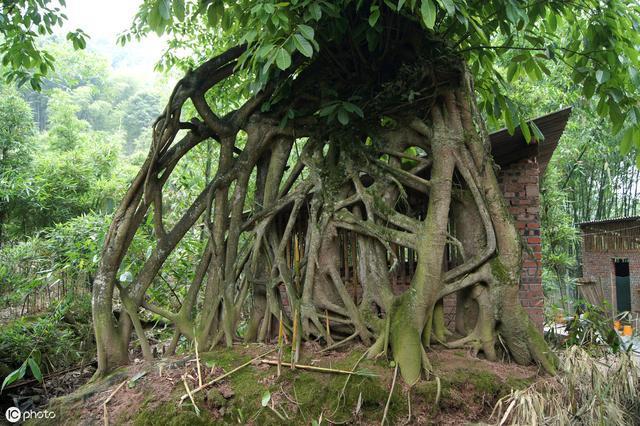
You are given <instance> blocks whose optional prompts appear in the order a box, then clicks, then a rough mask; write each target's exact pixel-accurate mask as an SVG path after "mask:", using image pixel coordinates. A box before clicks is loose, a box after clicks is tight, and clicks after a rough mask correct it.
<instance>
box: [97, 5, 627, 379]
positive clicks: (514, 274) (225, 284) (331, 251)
mask: <svg viewBox="0 0 640 426" xmlns="http://www.w3.org/2000/svg"><path fill="white" fill-rule="evenodd" d="M590 4H591V2H588V1H580V2H577V4H576V5H571V6H569V5H567V4H564V3H561V2H553V1H549V2H547V1H542V2H531V3H530V4H525V3H524V2H519V1H493V2H466V1H457V0H456V1H452V0H446V1H445V0H442V1H437V2H434V1H432V0H422V1H416V0H413V1H411V0H409V1H406V2H405V1H402V0H401V1H399V2H396V1H350V0H343V1H335V2H323V1H311V0H298V1H291V2H286V3H275V2H271V1H264V0H263V1H258V0H252V1H249V0H245V1H240V2H222V1H213V2H186V7H185V2H184V1H175V0H174V1H173V2H167V1H160V2H146V3H145V5H143V6H142V9H141V12H140V13H139V15H138V17H137V21H136V24H135V25H134V33H136V32H137V33H138V34H140V33H144V32H145V31H147V30H149V29H152V30H155V31H159V32H162V31H168V32H169V33H170V34H172V35H173V36H175V37H176V38H177V37H178V35H179V34H181V31H182V33H184V32H185V31H210V32H211V35H212V36H211V37H208V38H207V37H203V39H204V40H211V42H212V43H214V44H215V43H219V46H214V47H211V46H209V47H208V51H216V52H217V54H216V55H214V56H213V57H211V58H210V59H208V60H205V61H203V62H202V63H201V64H200V65H198V66H194V67H193V68H192V69H190V70H189V71H188V72H186V74H185V75H184V77H183V78H182V79H181V80H179V81H178V83H177V84H176V86H175V89H174V90H173V92H172V93H171V96H170V98H169V101H168V103H167V105H166V108H165V109H164V111H163V112H162V114H161V115H160V116H159V117H158V118H157V120H156V121H155V123H154V124H153V140H152V143H151V146H150V149H149V153H148V156H147V158H146V160H145V162H144V164H143V166H142V168H141V169H140V171H139V173H138V174H137V176H136V177H135V179H134V180H133V181H132V183H131V186H130V187H129V189H128V191H127V192H126V195H125V196H124V199H123V200H122V202H121V204H120V205H119V207H118V209H117V211H116V212H115V214H114V217H113V222H112V224H111V227H110V229H109V232H108V234H107V236H106V240H105V245H104V250H103V253H102V258H101V261H100V265H99V270H98V272H97V274H96V276H95V280H94V282H93V318H94V323H95V333H96V340H97V347H98V363H99V371H98V373H106V372H108V371H109V370H111V369H112V368H114V367H115V366H118V365H122V364H125V363H127V362H129V359H128V347H129V344H130V342H131V341H132V338H134V337H133V336H134V333H135V338H136V339H138V340H139V344H140V347H141V348H142V352H143V354H144V357H145V358H147V359H150V358H152V357H153V354H152V351H151V348H150V345H149V342H148V341H147V339H146V338H145V334H144V330H143V325H142V323H141V321H140V313H141V312H142V311H143V310H147V311H150V312H152V313H154V314H156V315H160V316H162V317H164V318H166V320H167V321H169V322H171V323H172V324H173V325H174V326H175V335H174V338H173V341H172V344H171V347H170V350H172V349H175V345H176V343H177V342H178V339H179V337H180V336H184V337H186V338H187V339H190V340H193V341H195V342H197V344H198V346H199V347H200V348H211V347H214V346H215V345H227V346H229V345H232V344H233V342H234V341H237V340H239V339H240V337H239V335H238V333H237V329H238V327H239V325H240V324H241V323H242V324H244V325H245V327H246V328H245V333H244V335H243V337H242V338H243V339H244V340H246V341H258V342H267V341H270V340H271V339H272V338H273V336H274V333H277V329H278V323H279V321H280V318H282V322H283V324H284V328H285V332H286V333H287V334H288V335H289V337H290V338H293V339H294V342H293V343H294V345H295V346H297V347H298V348H299V347H300V342H301V341H302V340H308V339H313V340H317V341H320V342H322V344H325V345H334V344H337V343H339V342H343V341H349V340H353V341H355V340H359V341H360V342H362V343H363V344H364V345H367V346H369V350H368V356H370V357H376V356H388V357H392V358H393V359H394V360H395V361H396V362H397V363H398V365H399V367H400V370H401V374H402V376H403V378H404V380H405V381H406V382H407V383H409V384H412V383H415V382H416V381H417V380H418V379H419V377H420V375H421V372H422V371H423V370H427V371H428V370H429V368H430V364H429V351H431V350H437V348H438V347H443V346H444V347H456V348H462V347H468V348H471V349H472V350H473V351H475V352H476V353H480V354H482V355H483V356H484V357H486V358H487V359H489V360H497V359H499V358H501V357H502V355H508V356H509V357H511V358H512V359H513V360H515V361H516V362H518V363H522V364H527V363H531V362H537V363H538V364H540V365H541V366H542V367H543V368H544V369H545V370H547V371H549V372H553V371H554V358H553V355H552V354H551V353H550V351H549V349H548V348H547V346H546V344H545V342H544V340H543V338H542V335H541V334H540V331H539V330H538V329H537V328H536V327H535V326H534V325H533V324H532V322H531V320H530V319H529V317H528V315H527V314H526V313H525V311H524V310H523V308H522V307H521V304H520V301H519V300H518V288H519V280H520V273H521V263H522V248H521V241H520V239H519V234H518V232H517V230H516V228H515V226H514V223H513V220H512V218H511V216H510V214H509V212H508V210H507V208H506V205H505V201H504V199H503V196H502V193H501V190H500V188H499V186H498V182H497V179H496V166H495V164H494V162H493V160H492V158H491V154H490V151H489V140H488V133H487V129H486V126H485V118H486V117H487V116H491V117H502V118H504V119H505V120H506V123H507V126H508V127H509V128H510V129H513V127H514V119H515V117H516V115H517V112H516V110H515V107H514V106H513V104H512V103H511V102H510V101H509V100H508V98H507V97H506V96H505V94H504V91H505V89H506V88H508V83H507V82H506V80H504V79H503V77H501V76H500V70H499V69H497V68H496V67H498V65H499V64H498V62H499V61H500V60H501V58H500V56H501V55H503V54H508V55H513V53H512V52H513V50H514V49H515V50H516V51H517V53H518V55H520V56H521V57H514V58H513V62H511V63H510V62H509V61H504V63H503V65H504V66H505V69H507V77H508V79H509V80H511V79H513V78H517V77H518V75H519V74H522V75H525V73H526V74H527V75H528V74H530V75H531V76H532V77H535V76H536V75H537V74H540V73H542V72H546V71H548V69H547V67H546V66H545V65H544V63H545V61H553V60H554V58H558V57H560V58H562V60H563V61H565V62H567V63H569V64H572V66H573V65H575V67H576V68H580V67H582V68H585V69H586V70H584V71H580V69H577V71H576V72H577V73H580V72H583V74H584V75H578V76H577V77H576V79H579V80H581V81H583V82H584V84H585V85H587V86H591V85H592V80H593V84H594V85H595V84H598V93H600V92H599V91H600V90H601V87H600V86H602V85H603V84H604V83H603V82H602V75H601V74H597V77H594V75H595V74H593V73H595V71H593V70H591V69H588V68H589V67H590V66H591V65H593V64H595V63H597V62H598V61H600V59H598V58H599V57H598V55H600V52H599V51H598V49H596V48H593V45H594V43H595V42H594V43H592V44H591V47H583V44H582V39H581V41H580V42H578V43H577V45H576V44H575V43H573V41H571V40H570V42H567V44H566V45H563V44H562V43H563V39H562V38H561V37H560V35H558V36H556V35H555V34H556V32H557V33H558V34H560V33H562V32H568V31H569V29H570V27H571V25H574V26H578V27H580V26H584V29H583V30H584V34H585V37H589V38H590V39H594V38H595V39H596V41H598V40H599V42H600V43H601V44H603V43H604V44H606V43H609V42H608V41H607V40H605V38H604V35H603V31H605V30H604V29H603V28H604V27H602V26H597V25H596V24H597V23H598V20H600V21H602V22H608V21H607V19H609V18H607V17H608V16H609V15H607V13H609V12H606V11H604V10H605V9H606V7H605V6H603V5H599V4H598V3H597V2H595V3H594V5H597V6H598V7H600V8H602V10H603V12H602V13H603V14H604V15H603V16H605V18H602V17H599V16H597V15H595V14H593V13H592V11H590V10H589V9H588V7H589V5H590ZM619 6H620V5H618V6H616V7H619ZM612 7H613V6H612ZM605 12H606V13H605ZM562 19H564V20H566V22H568V23H569V24H566V26H565V27H563V26H562V23H563V20H562ZM616 19H618V18H617V17H616ZM624 19H630V18H628V17H627V18H624ZM624 19H621V20H622V21H624ZM558 21H560V24H559V23H558ZM627 23H628V22H627ZM610 24H611V23H610V22H609V25H610ZM616 25H620V28H618V27H616V28H618V30H619V31H620V32H622V31H624V30H623V29H622V26H624V24H616ZM607 28H608V27H607ZM536 31H537V32H536ZM574 31H577V30H574ZM606 31H612V30H611V29H610V28H609V29H608V30H606ZM580 34H582V33H580ZM616 34H617V33H616ZM598 37H599V38H598ZM612 37H613V36H612ZM551 41H553V43H554V44H551ZM221 46H230V47H228V48H226V49H223V48H222V47H221ZM585 49H586V50H589V49H590V50H592V51H593V52H595V53H593V52H587V53H591V55H589V54H587V53H585V52H586V50H585ZM571 51H575V52H576V54H574V55H571V54H570V52H571ZM602 54H603V55H606V53H602ZM621 58H622V59H620V61H623V60H624V58H623V57H622V56H621ZM615 59H616V60H618V58H615ZM620 66H622V64H620ZM613 67H614V65H611V69H613ZM598 72H599V71H598ZM607 72H609V71H607ZM609 75H611V73H610V74H609ZM595 78H597V80H598V81H597V82H596V80H595ZM231 79H234V80H233V82H234V83H233V84H230V83H229V81H230V80H231ZM238 82H241V83H242V84H238ZM588 90H591V94H593V90H595V89H594V88H593V87H592V88H591V89H588ZM602 90H604V89H602ZM221 93H224V95H225V96H226V97H234V96H235V97H236V98H237V102H235V103H234V104H235V105H236V107H235V108H227V109H224V110H217V109H216V105H219V104H220V103H219V102H216V99H215V97H216V96H220V94H221ZM619 95H620V96H618V100H617V101H616V102H617V103H616V104H615V105H614V103H613V101H611V104H607V105H609V108H614V107H615V108H618V109H619V110H620V108H621V107H619V106H617V105H624V102H625V100H629V101H630V99H631V98H630V97H627V96H628V94H627V93H626V92H623V91H622V90H620V93H619ZM603 96H604V95H603ZM607 99H608V98H607ZM607 102H609V101H607ZM187 106H188V108H187ZM189 112H190V113H189ZM516 122H517V121H516ZM521 124H522V127H523V132H524V133H525V135H526V136H527V137H536V135H538V136H539V132H537V131H536V130H537V129H535V127H534V126H531V128H530V127H529V126H527V124H526V123H525V122H524V121H521ZM205 141H215V143H216V144H217V149H218V150H219V151H218V153H219V155H218V157H217V164H215V165H214V167H213V169H212V170H213V173H212V174H211V177H210V179H209V180H208V181H206V182H205V183H204V185H203V186H202V187H201V188H199V190H200V192H199V195H198V196H197V197H196V198H195V199H194V200H193V202H192V203H191V205H190V206H189V207H188V208H186V209H185V210H184V212H181V215H180V217H179V219H178V220H175V221H173V222H172V223H171V224H170V225H169V224H168V223H167V221H166V220H165V217H164V213H165V211H164V206H165V203H166V200H165V199H164V198H163V196H164V190H165V185H166V183H167V182H168V180H169V179H170V177H171V175H172V173H173V172H174V171H175V169H176V165H177V164H178V163H179V162H180V161H181V160H183V161H184V157H185V156H186V155H187V154H188V153H189V152H190V151H191V150H193V149H194V148H195V147H196V146H198V145H199V144H202V143H203V142H205ZM249 193H251V197H249ZM147 222H151V223H152V224H153V235H154V238H155V245H154V247H153V250H152V251H151V253H150V255H149V256H148V258H147V260H146V261H145V263H144V265H143V267H142V268H141V269H140V270H139V272H137V273H136V274H135V276H134V277H133V280H132V281H131V282H130V283H123V282H119V280H118V276H119V271H120V270H121V264H122V261H123V258H124V256H125V255H126V253H127V250H128V248H129V247H130V245H131V244H132V241H133V239H134V238H135V234H136V232H137V230H138V229H139V228H140V227H141V226H142V224H143V223H147ZM194 227H200V228H201V229H202V230H203V235H204V238H205V239H206V244H204V245H203V247H204V248H203V250H202V252H201V253H200V254H199V258H200V260H199V262H197V263H194V264H193V270H194V273H193V275H192V277H191V279H190V280H189V282H183V283H180V285H181V286H184V287H185V288H186V289H185V297H184V300H182V303H181V307H180V309H179V310H177V311H176V310H170V309H168V308H167V307H166V306H160V305H158V304H154V303H152V302H150V301H149V299H148V298H147V297H146V293H147V292H148V290H149V288H150V286H151V285H153V282H154V280H156V279H157V275H158V272H159V271H160V269H161V268H162V266H163V264H164V262H165V261H166V260H167V258H168V257H169V256H170V255H171V253H172V252H173V250H174V249H175V248H176V247H177V245H178V244H179V243H180V241H181V239H182V238H183V237H184V236H185V234H186V233H187V232H189V231H190V230H192V229H193V228H194ZM399 271H401V272H399ZM398 275H401V276H402V277H403V278H404V279H405V280H406V282H407V283H408V285H407V287H406V290H404V291H403V292H401V293H400V294H396V293H394V292H393V291H392V286H391V281H392V277H395V276H398ZM449 295H455V297H456V300H457V305H456V310H455V330H451V331H450V330H448V329H447V328H446V327H445V323H444V309H443V298H444V297H445V296H449ZM114 301H116V302H118V304H119V305H121V312H120V314H119V316H117V317H116V316H114V312H113V311H114V303H115V302H114ZM294 330H295V334H294Z"/></svg>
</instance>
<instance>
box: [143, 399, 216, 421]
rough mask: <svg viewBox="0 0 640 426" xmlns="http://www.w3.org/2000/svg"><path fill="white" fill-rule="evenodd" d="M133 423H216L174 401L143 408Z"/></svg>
mask: <svg viewBox="0 0 640 426" xmlns="http://www.w3.org/2000/svg"><path fill="white" fill-rule="evenodd" d="M131 423H132V424H134V425H135V426H147V425H148V426H155V425H167V426H201V425H202V426H204V425H213V424H216V423H215V422H214V421H212V420H211V419H209V417H208V416H206V415H201V416H198V415H197V414H196V413H195V412H194V411H193V409H191V408H187V407H182V408H180V407H176V406H175V403H173V402H167V403H165V404H162V405H160V406H157V407H153V408H147V409H146V410H142V411H140V413H139V414H138V415H137V416H136V417H135V418H134V419H133V421H132V422H131Z"/></svg>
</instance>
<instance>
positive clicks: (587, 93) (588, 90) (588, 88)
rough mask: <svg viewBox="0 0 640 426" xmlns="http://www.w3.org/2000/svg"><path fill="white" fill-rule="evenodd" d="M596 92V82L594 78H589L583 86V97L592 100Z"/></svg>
mask: <svg viewBox="0 0 640 426" xmlns="http://www.w3.org/2000/svg"><path fill="white" fill-rule="evenodd" d="M595 91H596V81H595V80H594V79H593V78H592V77H589V78H587V79H586V80H585V81H584V83H583V85H582V96H584V97H585V98H587V99H591V98H592V97H593V94H594V93H595Z"/></svg>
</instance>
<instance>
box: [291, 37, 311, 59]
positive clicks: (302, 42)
mask: <svg viewBox="0 0 640 426" xmlns="http://www.w3.org/2000/svg"><path fill="white" fill-rule="evenodd" d="M293 43H294V44H295V45H296V49H298V50H299V51H300V53H302V54H303V55H304V56H306V57H307V58H310V57H312V56H313V47H311V43H309V41H308V40H307V39H306V38H304V37H303V36H302V35H300V34H294V35H293Z"/></svg>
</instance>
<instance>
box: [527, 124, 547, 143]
mask: <svg viewBox="0 0 640 426" xmlns="http://www.w3.org/2000/svg"><path fill="white" fill-rule="evenodd" d="M529 127H531V130H532V131H533V137H534V138H535V140H536V142H542V141H543V140H544V135H543V134H542V131H540V128H539V127H538V126H537V125H536V123H534V122H533V121H531V122H529Z"/></svg>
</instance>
